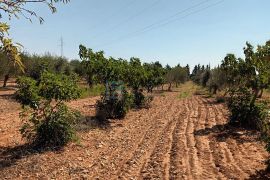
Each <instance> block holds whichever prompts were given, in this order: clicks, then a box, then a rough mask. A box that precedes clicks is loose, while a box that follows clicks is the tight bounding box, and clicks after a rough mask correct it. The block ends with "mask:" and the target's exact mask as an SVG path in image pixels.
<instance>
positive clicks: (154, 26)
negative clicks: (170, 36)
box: [96, 0, 224, 48]
mask: <svg viewBox="0 0 270 180" xmlns="http://www.w3.org/2000/svg"><path fill="white" fill-rule="evenodd" d="M208 1H209V0H206V1H203V2H201V3H199V4H196V5H193V6H191V7H189V8H187V9H184V10H182V11H180V12H178V13H176V14H177V15H176V14H174V15H172V16H170V18H169V17H168V18H166V19H163V20H160V21H158V22H156V23H153V24H151V25H148V26H146V27H144V28H142V29H139V30H137V31H134V32H132V33H129V34H127V35H125V36H123V37H120V38H117V39H115V40H113V41H111V42H109V43H104V44H100V45H97V46H96V48H100V47H104V46H108V45H111V44H114V43H115V42H120V41H121V40H125V39H128V38H131V37H135V36H137V35H140V34H143V33H146V32H148V31H151V30H154V29H157V28H160V27H163V26H166V25H167V24H170V23H172V22H175V21H178V20H181V19H184V18H186V17H188V16H191V15H193V14H196V13H199V12H201V11H204V10H206V9H209V8H210V7H213V6H216V5H218V4H220V3H222V2H223V1H224V0H220V1H218V2H216V3H214V4H211V5H208V6H206V7H204V8H200V9H198V10H196V11H192V12H191V13H188V14H186V15H184V16H181V17H179V18H176V19H171V18H174V17H177V16H178V15H180V14H183V13H185V12H188V11H189V10H192V9H193V8H196V7H199V6H201V5H203V4H204V3H206V2H208Z"/></svg>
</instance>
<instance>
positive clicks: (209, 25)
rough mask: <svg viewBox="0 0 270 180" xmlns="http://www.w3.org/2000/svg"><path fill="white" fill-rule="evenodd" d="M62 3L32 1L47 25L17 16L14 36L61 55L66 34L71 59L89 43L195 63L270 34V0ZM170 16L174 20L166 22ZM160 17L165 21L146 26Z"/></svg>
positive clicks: (118, 52)
mask: <svg viewBox="0 0 270 180" xmlns="http://www.w3.org/2000/svg"><path fill="white" fill-rule="evenodd" d="M216 3H218V4H216ZM199 4H200V5H199ZM213 4H216V5H213ZM212 5H213V6H212ZM209 6H210V7H209ZM57 7H58V12H57V13H56V14H50V13H49V10H48V9H47V8H45V7H43V6H40V5H37V4H36V5H31V8H34V9H35V10H36V11H37V12H38V13H39V15H41V16H42V17H44V19H45V22H44V24H42V25H40V24H39V23H38V21H33V23H30V22H29V21H27V20H25V19H23V18H21V19H20V20H16V19H12V20H11V22H10V24H11V36H12V37H13V39H14V41H15V42H20V43H22V44H23V45H24V48H25V50H26V51H28V52H30V53H45V52H51V53H53V54H57V55H60V46H59V45H60V37H61V36H62V37H63V39H64V55H65V56H66V57H67V58H69V59H75V58H77V59H78V46H79V44H84V45H85V46H87V47H89V48H92V49H94V50H95V51H97V50H104V51H105V54H106V55H107V56H113V57H115V58H118V57H122V58H126V59H129V58H130V57H133V56H135V57H139V58H141V59H142V60H143V61H144V62H151V61H156V60H158V61H160V62H161V63H162V64H163V65H165V64H167V63H168V64H170V65H176V64H178V63H180V64H181V65H185V64H187V63H188V64H190V65H191V66H194V65H195V64H197V63H201V64H208V63H211V64H212V65H216V64H218V63H219V62H220V60H221V59H222V58H223V57H224V56H225V55H226V53H235V54H236V55H237V56H242V48H243V46H244V45H245V42H246V41H249V42H251V43H253V44H254V45H257V44H262V43H264V42H265V41H266V40H269V39H270V23H269V18H270V10H269V8H270V1H269V0H224V1H220V0H208V1H206V0H71V2H70V3H69V4H67V5H62V4H61V5H60V4H59V5H57ZM181 12H182V13H181ZM177 13H179V14H178V15H176V16H174V15H175V14H177ZM169 17H171V18H169ZM166 18H169V19H168V20H169V22H170V23H168V24H167V21H162V20H164V19H166ZM156 22H161V24H157V26H153V28H150V30H149V29H147V27H152V26H150V25H152V24H153V23H156ZM162 22H165V23H162ZM145 27H146V28H145ZM142 29H146V30H147V31H141V30H142ZM148 30H149V31H148ZM134 32H135V33H134ZM137 32H139V33H137Z"/></svg>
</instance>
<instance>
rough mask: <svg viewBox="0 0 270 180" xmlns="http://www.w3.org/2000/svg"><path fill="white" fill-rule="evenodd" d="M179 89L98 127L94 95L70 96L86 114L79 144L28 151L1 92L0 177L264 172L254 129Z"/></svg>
mask: <svg viewBox="0 0 270 180" xmlns="http://www.w3.org/2000/svg"><path fill="white" fill-rule="evenodd" d="M178 95H179V92H168V93H164V94H162V95H155V98H154V101H153V102H152V107H151V108H150V109H142V110H138V111H131V112H129V113H128V115H127V117H126V118H125V119H124V120H121V121H114V122H112V123H111V124H110V125H108V126H104V127H100V126H94V124H93V123H91V119H92V118H91V117H92V116H94V114H95V109H94V107H93V105H94V104H95V101H96V100H97V98H88V99H82V100H78V101H74V102H71V103H70V106H71V107H73V108H75V109H78V110H80V111H81V112H82V113H83V115H84V116H86V118H87V120H88V123H86V124H84V126H83V127H82V128H81V131H80V132H78V135H79V137H80V142H79V143H73V144H70V145H68V146H66V147H65V148H64V149H63V150H61V151H44V152H33V151H31V150H29V149H28V147H27V146H24V144H25V142H24V141H23V140H22V139H21V136H20V133H19V128H20V126H21V121H20V119H19V112H20V106H19V105H18V104H17V103H16V102H14V101H13V100H11V99H10V98H9V96H8V95H7V94H6V92H5V91H0V113H1V114H0V179H105V180H111V179H199V180H201V179H203V180H204V179H206V180H208V179H248V178H251V179H256V178H263V177H262V176H260V175H261V174H260V172H261V173H263V171H264V170H265V169H266V165H265V160H267V159H268V154H267V152H266V151H265V149H264V144H263V143H261V142H260V141H259V140H258V137H259V136H258V133H257V132H255V131H247V130H241V129H236V128H231V127H227V126H226V125H225V124H226V123H227V119H228V117H227V116H228V112H227V110H226V108H225V106H224V105H223V104H216V103H215V102H214V101H213V100H211V99H206V98H203V97H201V96H190V97H187V98H183V99H180V98H178ZM264 178H266V177H264Z"/></svg>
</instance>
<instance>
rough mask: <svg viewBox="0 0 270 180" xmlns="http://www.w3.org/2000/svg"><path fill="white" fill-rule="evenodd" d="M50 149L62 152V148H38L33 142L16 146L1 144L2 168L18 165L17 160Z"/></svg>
mask: <svg viewBox="0 0 270 180" xmlns="http://www.w3.org/2000/svg"><path fill="white" fill-rule="evenodd" d="M48 151H53V152H55V153H61V152H62V151H63V149H62V148H43V149H41V148H36V147H35V146H34V145H32V144H24V145H19V146H14V147H1V146H0V170H3V169H4V168H7V167H10V166H13V165H16V162H17V161H19V160H21V159H24V158H27V157H29V156H33V155H36V154H42V153H45V152H48Z"/></svg>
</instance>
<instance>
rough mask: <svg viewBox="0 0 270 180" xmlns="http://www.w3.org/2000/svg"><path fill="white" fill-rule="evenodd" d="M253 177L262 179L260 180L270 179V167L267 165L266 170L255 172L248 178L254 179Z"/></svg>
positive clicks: (249, 179)
mask: <svg viewBox="0 0 270 180" xmlns="http://www.w3.org/2000/svg"><path fill="white" fill-rule="evenodd" d="M268 163H269V162H268ZM253 179H260V180H266V179H270V168H269V167H267V168H266V169H264V170H260V171H256V173H255V174H253V175H251V176H250V177H249V178H248V180H253Z"/></svg>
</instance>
